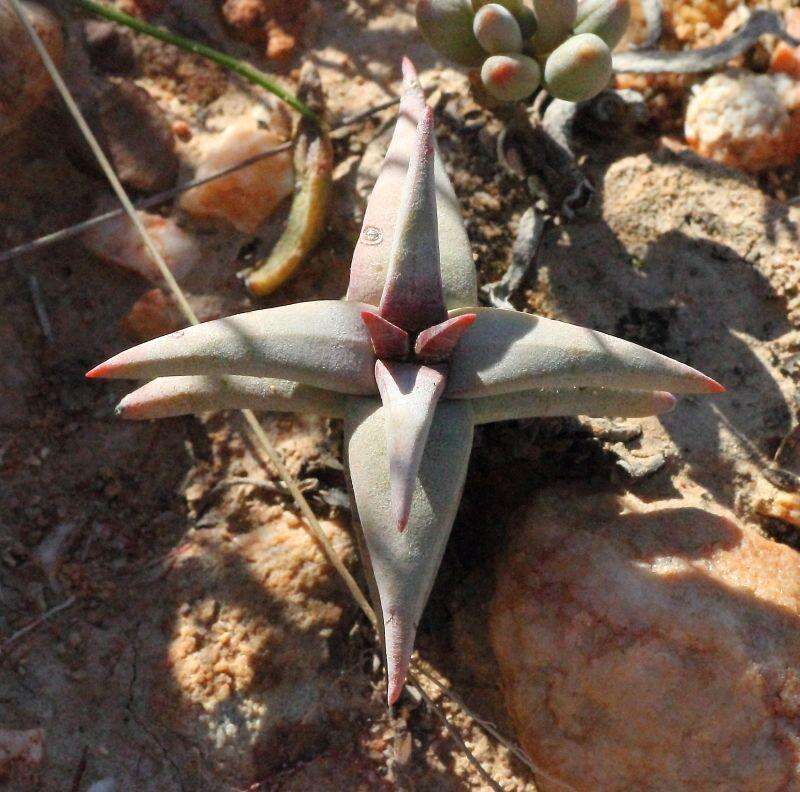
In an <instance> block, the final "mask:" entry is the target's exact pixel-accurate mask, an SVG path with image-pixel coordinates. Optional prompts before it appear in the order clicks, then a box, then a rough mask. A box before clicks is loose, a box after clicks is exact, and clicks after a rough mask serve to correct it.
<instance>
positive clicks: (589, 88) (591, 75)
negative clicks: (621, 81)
mask: <svg viewBox="0 0 800 792" xmlns="http://www.w3.org/2000/svg"><path fill="white" fill-rule="evenodd" d="M610 79H611V50H610V49H609V48H608V45H607V44H606V43H605V42H604V41H603V40H602V39H601V38H599V37H598V36H595V35H594V33H579V34H578V35H577V36H571V37H570V38H568V39H567V40H566V41H565V42H564V43H563V44H562V45H561V46H560V47H558V48H556V49H555V50H554V51H553V52H551V53H550V55H549V56H548V58H547V61H546V62H545V65H544V84H545V87H546V88H547V90H548V91H549V92H550V93H551V94H553V96H557V97H558V98H559V99H566V100H567V101H568V102H583V101H585V100H586V99H591V98H592V97H593V96H595V95H597V94H599V93H600V91H602V90H603V89H604V88H605V87H606V86H607V85H608V81H609V80H610Z"/></svg>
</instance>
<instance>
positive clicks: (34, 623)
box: [0, 594, 78, 655]
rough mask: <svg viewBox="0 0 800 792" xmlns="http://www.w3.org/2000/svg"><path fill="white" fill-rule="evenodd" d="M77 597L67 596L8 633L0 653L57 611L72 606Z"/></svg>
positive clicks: (4, 651) (0, 645) (0, 647)
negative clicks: (13, 631)
mask: <svg viewBox="0 0 800 792" xmlns="http://www.w3.org/2000/svg"><path fill="white" fill-rule="evenodd" d="M77 599H78V598H77V597H76V596H75V595H74V594H73V595H72V596H71V597H67V599H65V600H64V601H63V602H61V603H59V604H58V605H56V606H55V607H53V608H50V610H49V611H46V612H45V613H43V614H42V615H41V616H37V617H36V618H35V619H34V620H33V621H32V622H29V623H28V624H26V625H25V626H24V627H22V628H20V629H19V630H17V631H16V632H15V633H12V634H11V635H9V636H8V638H6V639H5V640H4V641H3V643H1V644H0V655H1V654H5V653H6V652H7V651H8V650H9V648H10V647H11V645H12V644H14V643H16V642H17V641H18V640H19V639H20V638H24V637H25V636H26V635H27V634H28V633H29V632H32V631H33V630H35V629H36V628H37V627H39V626H40V625H42V624H44V623H45V622H46V621H47V620H48V619H51V618H52V617H53V616H55V615H56V614H57V613H61V611H63V610H66V609H67V608H70V607H72V606H73V605H74V604H75V602H76V601H77Z"/></svg>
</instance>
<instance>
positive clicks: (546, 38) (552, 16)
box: [531, 0, 578, 55]
mask: <svg viewBox="0 0 800 792" xmlns="http://www.w3.org/2000/svg"><path fill="white" fill-rule="evenodd" d="M533 12H534V14H535V15H536V22H537V28H536V34H535V35H534V36H533V38H532V39H531V45H532V47H533V51H534V52H535V53H536V54H537V55H539V54H545V53H548V52H551V51H552V50H554V49H555V48H556V47H557V46H558V45H559V44H561V42H562V41H564V39H565V38H566V37H567V36H568V35H569V34H570V31H571V29H572V26H573V25H574V24H575V17H576V15H577V12H578V4H577V0H533Z"/></svg>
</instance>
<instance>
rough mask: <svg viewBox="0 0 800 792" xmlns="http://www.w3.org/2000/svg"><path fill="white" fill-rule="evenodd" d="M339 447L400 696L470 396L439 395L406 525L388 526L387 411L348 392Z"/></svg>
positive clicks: (437, 559)
mask: <svg viewBox="0 0 800 792" xmlns="http://www.w3.org/2000/svg"><path fill="white" fill-rule="evenodd" d="M349 405H350V411H349V414H348V416H347V418H346V419H345V423H344V451H345V457H346V464H347V468H348V470H349V471H350V481H351V485H352V489H353V494H354V498H355V506H356V510H357V515H358V520H359V523H360V526H361V532H362V534H363V540H364V545H365V547H366V554H367V556H368V563H369V565H370V568H371V570H372V576H373V578H374V583H375V587H376V589H377V594H378V600H379V602H378V603H375V604H376V605H378V606H379V610H380V612H381V615H382V623H383V634H384V647H385V651H386V663H387V675H388V678H389V702H390V703H394V702H395V701H396V700H397V698H398V697H399V696H400V693H401V691H402V689H403V684H404V682H405V677H406V673H407V671H408V664H409V662H410V659H411V653H412V651H413V649H414V637H415V635H416V632H417V625H418V623H419V620H420V617H421V615H422V611H423V609H424V608H425V603H426V602H427V599H428V596H429V594H430V591H431V587H432V586H433V581H434V578H435V577H436V572H437V571H438V569H439V565H440V563H441V560H442V554H443V553H444V548H445V545H446V544H447V539H448V536H449V535H450V529H451V528H452V526H453V520H454V519H455V516H456V511H457V510H458V503H459V500H460V498H461V491H462V489H463V488H464V480H465V478H466V474H467V464H468V462H469V455H470V450H471V448H472V434H473V429H472V407H471V406H470V403H469V402H439V405H438V406H437V408H436V412H435V414H434V417H433V421H432V423H431V426H430V430H429V433H428V442H427V444H426V446H425V451H424V453H423V455H422V460H421V462H420V465H419V471H418V474H417V478H416V482H415V485H414V492H413V497H412V503H411V510H410V513H409V518H408V523H407V524H406V528H405V530H404V531H403V532H402V533H401V532H400V531H397V530H394V528H393V527H392V526H393V524H394V512H393V509H392V504H391V499H390V496H389V493H390V483H389V456H388V452H387V448H386V432H387V411H386V408H385V407H378V408H375V407H374V405H373V404H372V403H371V402H369V401H368V400H363V399H351V400H349Z"/></svg>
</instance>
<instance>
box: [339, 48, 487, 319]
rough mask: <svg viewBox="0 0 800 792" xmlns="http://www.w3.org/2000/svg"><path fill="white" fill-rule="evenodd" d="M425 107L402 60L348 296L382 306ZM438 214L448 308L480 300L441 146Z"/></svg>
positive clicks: (409, 66)
mask: <svg viewBox="0 0 800 792" xmlns="http://www.w3.org/2000/svg"><path fill="white" fill-rule="evenodd" d="M425 107H426V104H425V96H424V94H423V93H422V87H421V86H420V84H419V79H418V78H417V73H416V71H415V69H414V66H413V64H412V63H411V61H410V60H408V58H404V59H403V95H402V97H401V100H400V112H399V114H398V118H397V124H396V126H395V129H394V134H393V135H392V140H391V143H390V144H389V150H388V151H387V152H386V158H385V159H384V161H383V166H382V167H381V171H380V173H379V174H378V179H377V181H376V182H375V187H374V188H373V190H372V194H371V195H370V198H369V201H368V202H367V209H366V212H365V214H364V222H363V224H362V227H361V234H360V236H359V238H358V242H357V244H356V248H355V251H354V252H353V261H352V264H351V267H350V284H349V286H348V289H347V299H348V300H357V301H360V302H365V303H370V304H372V305H378V303H379V302H380V299H381V295H382V293H383V287H384V284H385V281H386V273H387V272H388V269H389V253H390V251H391V247H392V241H393V239H394V233H395V231H394V230H395V224H396V221H397V214H398V208H399V207H398V197H399V195H400V194H401V193H402V190H403V185H404V181H405V176H406V173H407V171H408V163H409V160H410V158H411V151H412V148H413V144H414V139H415V136H416V130H417V126H418V124H419V122H420V119H421V118H422V113H423V112H424V110H425ZM434 178H435V181H436V216H437V224H438V228H439V234H438V235H439V255H440V264H441V273H442V274H441V278H442V290H443V293H444V301H445V305H446V306H447V308H448V309H454V308H465V307H467V306H470V305H476V304H477V302H478V290H477V289H478V287H477V276H476V273H475V265H474V263H473V260H472V251H471V249H470V244H469V239H468V238H467V232H466V230H465V228H464V221H463V219H462V217H461V211H460V208H459V204H458V198H457V197H456V194H455V192H454V191H453V185H452V184H451V183H450V179H449V178H448V176H447V173H446V171H445V169H444V164H443V163H442V158H441V156H440V155H439V152H438V150H437V151H435V161H434Z"/></svg>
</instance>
